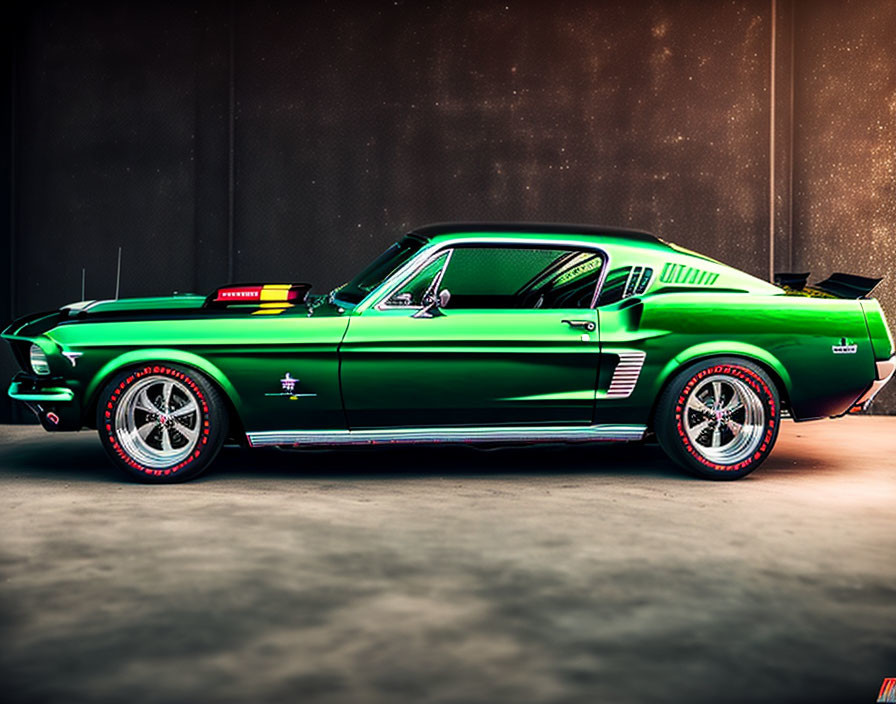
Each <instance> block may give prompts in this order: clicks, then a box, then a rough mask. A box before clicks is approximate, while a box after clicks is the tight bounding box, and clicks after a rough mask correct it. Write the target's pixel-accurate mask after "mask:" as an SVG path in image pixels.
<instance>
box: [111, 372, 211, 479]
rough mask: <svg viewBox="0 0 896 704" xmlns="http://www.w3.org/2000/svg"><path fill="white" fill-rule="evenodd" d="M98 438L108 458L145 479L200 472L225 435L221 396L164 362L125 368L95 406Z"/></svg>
mask: <svg viewBox="0 0 896 704" xmlns="http://www.w3.org/2000/svg"><path fill="white" fill-rule="evenodd" d="M97 428H98V430H99V435H100V440H101V441H102V443H103V447H105V449H106V452H107V453H108V454H109V456H110V457H111V458H112V461H113V462H114V463H115V464H116V465H118V466H119V467H121V468H122V469H124V470H125V471H126V472H128V474H130V475H131V476H133V477H135V478H137V479H139V480H141V481H146V482H156V483H166V482H177V481H184V480H186V479H192V478H193V477H196V476H197V475H199V474H200V473H201V472H202V471H203V470H204V469H205V468H206V467H208V465H209V464H210V463H211V461H212V460H213V459H214V458H215V456H216V455H217V454H218V451H219V450H220V449H221V445H223V443H224V439H225V437H226V435H227V413H226V411H225V409H224V407H223V402H222V399H221V396H220V394H219V393H218V391H217V390H216V389H215V387H214V386H212V384H211V383H210V382H209V381H208V380H207V379H206V378H205V377H203V376H202V375H201V374H199V373H198V372H195V371H193V370H192V369H189V368H187V367H181V366H176V365H170V364H163V363H152V364H144V365H141V366H139V367H136V368H133V369H129V370H126V371H124V372H122V373H121V374H119V375H118V376H116V377H115V378H114V379H112V381H111V382H109V384H107V385H106V387H105V388H104V389H103V391H102V393H101V395H100V401H99V403H98V405H97Z"/></svg>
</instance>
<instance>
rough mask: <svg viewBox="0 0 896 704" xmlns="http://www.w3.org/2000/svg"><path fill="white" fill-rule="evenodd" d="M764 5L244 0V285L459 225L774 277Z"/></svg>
mask: <svg viewBox="0 0 896 704" xmlns="http://www.w3.org/2000/svg"><path fill="white" fill-rule="evenodd" d="M769 21H770V11H769V4H768V2H750V1H742V2H729V3H716V4H710V5H707V4H706V3H702V2H690V3H688V2H675V3H670V2H666V3H649V4H648V3H631V2H572V3H569V2H567V3H542V2H529V3H519V2H515V3H509V4H508V3H506V2H446V3H433V4H423V3H394V2H391V1H390V2H380V3H359V4H357V5H352V6H350V9H346V8H345V7H343V8H342V9H341V10H340V9H339V8H336V7H334V6H332V5H329V4H322V3H301V4H287V3H283V4H279V5H272V4H259V3H253V4H251V5H244V4H238V6H237V21H236V26H237V27H238V33H237V37H236V67H237V72H236V95H237V113H236V133H235V134H236V152H235V154H236V165H237V174H236V176H237V181H236V183H237V188H236V227H235V231H236V247H237V258H236V261H237V272H238V276H237V278H239V279H245V280H250V279H256V278H273V279H293V278H299V279H307V280H309V281H313V282H315V283H316V284H318V285H319V286H322V287H324V288H327V287H330V286H333V285H335V284H337V283H339V282H341V281H342V280H344V279H345V278H346V277H348V276H349V275H350V274H351V273H352V272H353V271H354V270H355V269H356V268H357V266H358V264H359V263H360V262H362V261H364V260H365V259H369V258H370V257H372V256H374V254H375V253H377V251H378V250H381V249H382V248H383V247H384V246H385V245H386V244H387V243H388V242H389V241H391V240H392V239H393V238H394V237H395V234H396V233H398V232H400V231H402V230H404V229H406V228H408V227H411V226H414V225H417V224H420V223H424V222H429V221H434V220H435V221H437V220H456V219H471V218H472V219H476V218H480V219H502V220H508V219H539V220H565V221H582V222H597V223H609V224H616V225H628V226H633V227H640V228H646V229H649V230H652V231H655V232H657V233H659V234H660V235H662V236H665V237H667V238H670V239H673V240H676V241H678V242H680V243H682V244H684V245H687V246H690V247H695V248H699V249H701V250H702V251H705V252H707V253H708V254H710V255H712V256H715V257H718V258H721V259H723V260H725V261H728V262H730V263H732V264H734V265H736V266H741V267H743V268H745V269H747V270H749V271H751V272H753V273H756V274H759V275H763V276H765V275H766V274H767V264H766V261H767V254H766V248H767V231H768V224H767V223H768V195H767V173H768V136H767V135H768V126H767V125H768V97H767V88H768V71H769V68H768V66H769V46H770V44H769V42H770V39H769Z"/></svg>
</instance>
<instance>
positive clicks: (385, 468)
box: [0, 433, 691, 482]
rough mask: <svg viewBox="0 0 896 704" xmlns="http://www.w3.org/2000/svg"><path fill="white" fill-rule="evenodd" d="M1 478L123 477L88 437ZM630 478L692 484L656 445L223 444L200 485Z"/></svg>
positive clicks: (41, 445)
mask: <svg viewBox="0 0 896 704" xmlns="http://www.w3.org/2000/svg"><path fill="white" fill-rule="evenodd" d="M0 474H3V475H6V476H15V475H21V476H27V477H30V478H36V477H46V478H54V479H64V480H66V481H79V482H84V481H98V482H107V481H111V482H119V481H121V480H122V479H123V478H124V476H125V475H124V474H123V473H121V472H120V470H118V469H117V468H115V467H114V466H113V465H112V464H111V463H110V461H109V459H108V458H107V457H106V454H105V452H104V451H103V449H102V447H101V445H100V444H99V441H97V439H96V437H95V436H94V435H93V434H88V433H79V434H66V435H58V436H37V437H35V438H28V439H27V440H24V441H22V442H16V443H7V444H3V445H0ZM540 474H544V475H554V474H581V475H588V474H594V475H600V476H610V475H620V476H624V475H631V476H639V477H644V476H654V477H656V478H659V479H667V480H674V481H681V480H686V481H687V480H690V479H691V477H690V476H688V475H686V474H684V473H682V472H681V471H680V470H679V469H678V467H676V466H675V465H674V464H673V463H672V462H670V461H669V460H668V459H667V458H666V456H665V455H664V454H663V452H662V450H660V448H659V447H658V446H657V445H655V444H646V443H645V444H642V443H631V444H625V445H621V444H620V445H531V446H512V447H500V448H497V447H463V446H450V445H442V446H429V445H415V446H405V447H369V446H364V447H355V448H339V449H307V450H278V449H273V448H265V449H254V450H248V449H242V448H239V447H225V448H224V449H223V450H222V451H221V454H220V455H219V456H218V458H217V459H216V460H215V462H214V464H213V465H212V467H211V468H210V469H209V470H208V471H207V472H206V473H205V474H204V475H203V476H202V477H201V478H200V479H199V481H227V480H229V479H236V478H240V479H242V478H250V477H265V478H269V479H277V478H284V479H285V478H295V479H303V478H307V479H320V478H330V479H339V478H347V479H348V478H350V479H353V480H357V479H363V478H370V479H376V478H401V477H407V478H416V477H441V476H446V475H448V476H461V477H471V476H489V477H501V476H508V477H509V476H514V475H540Z"/></svg>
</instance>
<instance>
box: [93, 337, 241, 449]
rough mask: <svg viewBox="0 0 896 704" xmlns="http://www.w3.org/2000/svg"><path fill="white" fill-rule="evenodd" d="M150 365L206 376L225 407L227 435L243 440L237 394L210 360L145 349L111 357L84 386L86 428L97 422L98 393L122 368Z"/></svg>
mask: <svg viewBox="0 0 896 704" xmlns="http://www.w3.org/2000/svg"><path fill="white" fill-rule="evenodd" d="M151 362H167V363H169V364H178V365H181V366H184V367H189V368H191V369H193V370H195V371H196V372H198V373H200V374H202V375H203V376H205V377H206V378H207V379H208V380H209V382H211V383H212V384H214V386H215V387H216V388H217V389H218V391H220V392H221V396H222V397H223V398H224V403H225V404H226V406H227V409H226V410H227V416H228V419H229V421H230V434H231V435H233V436H234V437H237V438H242V437H245V434H244V433H242V427H243V426H242V420H241V419H240V416H239V413H238V412H237V408H239V407H240V405H239V404H240V397H239V392H237V390H236V389H235V388H234V387H233V384H231V383H230V381H229V380H228V379H227V376H226V375H225V374H224V372H222V371H221V369H220V368H219V367H218V366H216V365H215V364H212V363H211V362H210V361H208V360H207V359H205V358H204V357H201V356H199V355H197V354H195V353H193V352H187V351H185V350H177V349H167V348H148V349H141V350H132V351H129V352H124V353H122V354H120V355H118V356H117V357H113V358H112V359H110V360H109V361H108V362H106V364H104V365H103V366H102V367H101V368H100V369H99V371H98V372H97V373H96V374H94V375H93V378H92V379H91V380H90V382H89V383H88V385H87V387H86V391H85V394H84V397H85V400H86V403H85V404H84V406H83V418H84V421H85V425H87V426H88V427H91V428H92V427H93V426H94V425H95V424H96V422H95V418H96V405H97V401H98V398H99V393H100V390H101V389H102V388H103V386H104V385H105V384H106V383H108V381H109V380H110V379H111V378H112V377H113V376H115V375H116V374H118V373H119V372H120V371H122V370H123V369H126V368H128V367H131V366H136V365H140V364H148V363H151Z"/></svg>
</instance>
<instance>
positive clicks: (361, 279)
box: [333, 237, 423, 304]
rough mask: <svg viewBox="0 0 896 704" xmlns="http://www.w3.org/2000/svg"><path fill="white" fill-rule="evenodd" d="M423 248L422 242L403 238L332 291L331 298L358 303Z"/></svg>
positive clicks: (412, 238) (411, 238)
mask: <svg viewBox="0 0 896 704" xmlns="http://www.w3.org/2000/svg"><path fill="white" fill-rule="evenodd" d="M422 246H423V240H419V239H417V238H416V237H405V238H404V239H403V240H401V241H399V242H396V243H395V244H393V245H392V246H391V247H389V249H387V250H386V251H385V252H383V253H382V254H381V255H380V256H378V257H377V258H376V259H374V260H373V262H372V263H371V264H369V265H368V266H367V267H366V268H365V269H364V270H363V271H362V272H361V273H360V274H358V275H357V276H356V277H355V278H353V279H352V280H351V281H349V282H348V283H347V284H343V285H342V286H340V287H338V288H336V289H334V290H333V296H334V297H336V298H338V299H339V300H341V301H345V302H346V303H352V304H355V303H360V302H361V301H362V300H364V298H365V297H366V296H367V294H368V293H370V292H371V291H373V289H375V288H376V287H377V286H379V285H380V284H381V283H383V281H385V280H386V279H387V278H389V276H390V275H391V274H392V273H393V272H394V271H395V270H396V269H398V268H399V267H400V266H401V265H402V264H404V263H405V262H407V261H408V260H409V259H410V258H411V257H413V256H414V255H415V254H416V253H417V252H418V251H419V250H420V248H421V247H422Z"/></svg>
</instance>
